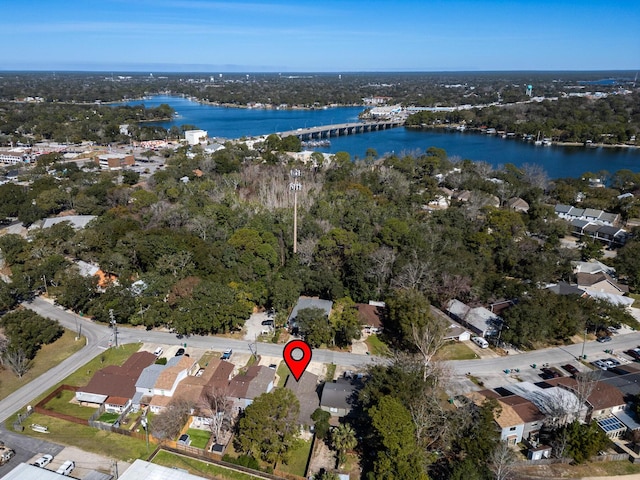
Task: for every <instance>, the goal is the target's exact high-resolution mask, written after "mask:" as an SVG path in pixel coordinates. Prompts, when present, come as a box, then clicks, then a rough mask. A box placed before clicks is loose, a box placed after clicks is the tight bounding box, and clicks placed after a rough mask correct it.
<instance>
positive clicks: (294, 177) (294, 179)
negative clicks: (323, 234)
mask: <svg viewBox="0 0 640 480" xmlns="http://www.w3.org/2000/svg"><path fill="white" fill-rule="evenodd" d="M289 174H290V175H291V182H290V183H289V190H290V191H291V192H293V253H294V254H295V253H298V192H299V191H300V190H302V184H301V183H300V182H298V179H299V178H300V175H301V172H300V170H298V169H293V170H291V172H289Z"/></svg>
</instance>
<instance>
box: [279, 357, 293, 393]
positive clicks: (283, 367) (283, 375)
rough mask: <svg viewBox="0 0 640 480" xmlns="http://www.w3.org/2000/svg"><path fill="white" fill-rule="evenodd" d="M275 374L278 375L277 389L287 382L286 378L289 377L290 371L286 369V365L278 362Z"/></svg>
mask: <svg viewBox="0 0 640 480" xmlns="http://www.w3.org/2000/svg"><path fill="white" fill-rule="evenodd" d="M276 373H277V374H278V378H279V380H278V385H276V386H278V387H284V384H285V382H286V381H287V377H288V376H289V374H290V373H291V370H289V367H287V364H286V363H284V362H280V365H278V369H277V370H276Z"/></svg>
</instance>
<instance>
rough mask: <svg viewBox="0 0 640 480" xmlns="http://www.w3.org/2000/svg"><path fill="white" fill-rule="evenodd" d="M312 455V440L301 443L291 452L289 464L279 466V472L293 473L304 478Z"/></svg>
mask: <svg viewBox="0 0 640 480" xmlns="http://www.w3.org/2000/svg"><path fill="white" fill-rule="evenodd" d="M310 455H311V440H309V441H300V446H299V447H298V448H296V449H295V450H293V451H292V452H291V456H290V457H289V463H288V464H287V465H285V464H283V463H279V464H278V470H280V471H282V472H286V473H293V474H294V475H299V476H301V477H304V473H305V470H306V469H307V463H308V462H309V456H310Z"/></svg>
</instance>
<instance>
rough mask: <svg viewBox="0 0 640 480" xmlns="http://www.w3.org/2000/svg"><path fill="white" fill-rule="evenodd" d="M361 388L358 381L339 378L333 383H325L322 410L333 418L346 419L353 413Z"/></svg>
mask: <svg viewBox="0 0 640 480" xmlns="http://www.w3.org/2000/svg"><path fill="white" fill-rule="evenodd" d="M359 387H360V383H359V382H358V381H357V380H356V381H353V380H352V379H346V378H339V379H337V380H335V381H333V382H325V384H324V386H323V387H322V395H321V398H320V408H321V409H322V410H324V411H325V412H329V413H330V414H331V416H332V417H338V418H342V417H346V416H348V415H349V414H350V413H351V409H352V406H353V404H354V401H355V395H356V392H357V391H358V389H359Z"/></svg>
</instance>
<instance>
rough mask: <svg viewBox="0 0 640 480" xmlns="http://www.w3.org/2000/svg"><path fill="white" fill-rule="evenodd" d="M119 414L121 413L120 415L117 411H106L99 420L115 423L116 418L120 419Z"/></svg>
mask: <svg viewBox="0 0 640 480" xmlns="http://www.w3.org/2000/svg"><path fill="white" fill-rule="evenodd" d="M119 416H120V415H118V414H117V413H109V412H105V413H103V414H102V415H100V418H98V421H99V422H103V423H115V422H116V420H118V417H119Z"/></svg>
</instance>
